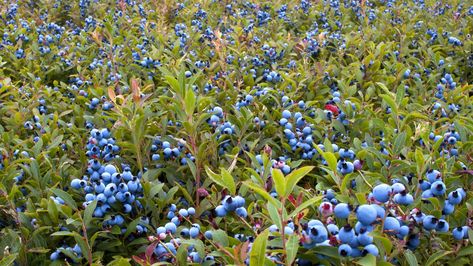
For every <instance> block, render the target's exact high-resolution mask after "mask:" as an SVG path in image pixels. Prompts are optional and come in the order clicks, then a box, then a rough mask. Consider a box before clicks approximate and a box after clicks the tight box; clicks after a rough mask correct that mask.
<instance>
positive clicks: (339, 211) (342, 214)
mask: <svg viewBox="0 0 473 266" xmlns="http://www.w3.org/2000/svg"><path fill="white" fill-rule="evenodd" d="M333 213H334V214H335V217H337V218H340V219H347V218H348V216H349V215H350V206H349V205H348V204H346V203H339V204H337V205H336V206H335V208H334V209H333Z"/></svg>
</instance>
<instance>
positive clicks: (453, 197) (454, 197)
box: [448, 190, 462, 205]
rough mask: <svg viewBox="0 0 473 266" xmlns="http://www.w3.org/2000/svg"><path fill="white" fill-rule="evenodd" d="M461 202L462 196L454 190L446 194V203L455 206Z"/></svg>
mask: <svg viewBox="0 0 473 266" xmlns="http://www.w3.org/2000/svg"><path fill="white" fill-rule="evenodd" d="M461 201H462V195H461V194H460V193H459V192H458V191H456V190H454V191H452V192H450V193H448V202H449V203H450V204H452V205H457V204H460V202H461Z"/></svg>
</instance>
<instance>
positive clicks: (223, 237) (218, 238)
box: [212, 229, 229, 247]
mask: <svg viewBox="0 0 473 266" xmlns="http://www.w3.org/2000/svg"><path fill="white" fill-rule="evenodd" d="M212 239H213V240H214V242H216V243H219V244H220V245H222V246H223V247H227V246H228V244H229V241H228V235H227V233H226V232H225V231H223V230H222V229H218V230H215V231H213V232H212Z"/></svg>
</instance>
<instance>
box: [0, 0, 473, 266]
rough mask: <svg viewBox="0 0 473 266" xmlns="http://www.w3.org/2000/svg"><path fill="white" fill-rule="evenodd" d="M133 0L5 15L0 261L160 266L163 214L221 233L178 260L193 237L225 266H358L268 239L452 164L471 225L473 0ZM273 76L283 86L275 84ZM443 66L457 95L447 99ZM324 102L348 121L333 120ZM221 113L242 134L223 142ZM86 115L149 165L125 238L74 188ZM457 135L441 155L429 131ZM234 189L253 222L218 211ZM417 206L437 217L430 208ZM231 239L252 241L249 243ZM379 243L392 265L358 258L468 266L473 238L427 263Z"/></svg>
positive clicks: (447, 244) (0, 47)
mask: <svg viewBox="0 0 473 266" xmlns="http://www.w3.org/2000/svg"><path fill="white" fill-rule="evenodd" d="M137 2H141V1H126V0H124V1H115V0H105V1H87V0H81V1H75V2H70V1H63V0H62V1H61V0H59V1H48V0H41V1H26V0H18V1H17V2H16V3H11V4H9V5H6V4H5V5H0V36H1V37H0V39H1V43H0V116H1V119H0V140H1V141H0V157H1V160H0V166H1V169H0V181H1V182H0V228H1V231H0V236H1V237H0V258H2V259H1V260H0V265H12V264H15V263H16V264H17V265H44V264H49V263H51V261H50V254H51V253H52V252H53V251H54V250H56V249H57V248H58V247H61V246H63V245H64V246H74V245H75V244H77V245H79V246H80V248H81V250H82V257H78V256H77V255H76V254H73V253H72V252H69V253H68V251H64V252H65V254H66V256H68V257H69V258H70V259H71V261H73V263H78V264H89V265H103V264H109V265H130V264H133V263H139V264H142V265H148V264H151V263H152V262H155V258H153V256H154V255H153V251H154V248H155V247H156V245H157V244H158V243H159V241H155V240H153V239H154V238H153V237H155V236H156V228H157V227H159V226H161V225H163V224H164V223H166V220H167V219H166V213H167V211H168V209H169V206H170V205H171V204H176V205H178V206H179V207H183V208H184V207H185V208H187V207H195V208H196V215H195V216H194V217H193V218H192V222H193V223H198V224H200V226H201V227H202V229H201V230H202V231H203V230H204V228H205V229H208V230H214V234H213V240H209V239H205V238H203V237H202V238H201V239H200V240H194V241H189V242H186V243H185V244H184V245H182V247H183V248H180V249H179V250H178V252H177V255H176V261H178V262H179V263H182V264H185V263H186V262H187V261H188V254H187V250H186V248H187V247H188V246H190V245H193V246H195V247H196V249H197V250H198V251H199V253H202V254H201V255H202V257H203V255H205V254H212V255H213V256H215V257H216V261H217V263H220V264H244V263H248V262H247V261H245V260H246V259H247V258H249V263H250V264H251V265H263V264H271V263H272V262H271V261H270V260H269V259H268V256H269V255H270V254H280V255H281V254H282V260H283V261H282V262H281V263H284V264H286V265H292V264H294V263H295V262H296V259H298V258H304V259H309V260H311V261H313V263H328V262H327V260H328V259H327V258H329V260H331V261H332V264H341V263H348V262H347V261H346V260H344V259H341V258H340V257H339V256H338V254H337V250H336V248H329V247H317V248H315V249H312V250H306V249H304V248H301V247H300V246H299V238H298V235H296V234H294V235H291V236H285V235H284V233H282V234H281V235H278V237H276V238H273V236H271V238H269V237H268V236H269V234H270V233H269V231H268V229H267V228H268V227H269V226H271V225H276V226H277V227H278V229H280V230H279V231H280V232H284V229H283V228H284V227H285V225H287V223H288V222H290V221H296V222H298V221H305V220H308V219H311V218H317V217H322V215H321V214H320V212H319V211H318V209H317V207H318V205H319V203H320V202H321V201H322V192H323V191H326V190H327V189H333V190H334V191H335V193H336V195H337V196H336V197H337V199H338V200H339V201H340V202H347V203H350V204H353V205H359V204H364V203H365V202H366V197H367V194H368V191H370V190H371V188H372V187H373V186H374V185H376V184H377V183H379V182H384V183H390V182H391V181H392V180H393V179H401V178H402V177H403V176H406V175H408V174H411V173H412V174H413V176H414V180H420V179H422V178H423V176H424V175H425V173H426V171H427V170H429V169H438V170H439V171H441V172H442V175H443V176H444V177H446V185H447V187H448V189H451V188H453V187H458V186H461V187H463V188H464V189H465V190H466V191H467V195H468V197H467V199H466V204H465V207H462V208H458V209H456V210H455V212H456V213H455V215H454V216H452V218H451V221H450V223H451V224H452V226H453V225H456V226H460V225H464V224H468V225H470V226H471V223H472V221H471V220H470V217H472V214H473V199H472V192H471V189H473V187H472V184H473V172H472V171H471V170H469V169H471V168H473V167H472V165H473V162H472V152H473V145H472V144H473V117H472V115H471V108H472V107H473V105H472V97H473V94H472V93H471V91H472V90H473V86H472V85H471V83H472V80H473V56H472V53H473V50H472V48H473V39H472V38H471V34H473V9H472V8H471V7H470V6H472V4H473V3H471V1H460V0H458V1H457V0H454V1H449V3H437V2H436V1H432V0H426V1H403V2H401V1H389V0H388V1H336V0H330V1H329V0H326V1H304V0H303V1H295V2H290V1H253V3H252V2H251V1H239V0H234V1H193V0H189V1H183V2H182V3H176V2H175V1H170V0H163V1H143V3H137ZM286 2H287V3H286ZM283 7H286V10H287V11H283V10H284V8H283ZM268 16H269V17H270V19H266V18H267V17H268ZM183 26H184V27H183ZM432 32H434V33H435V35H436V37H435V38H433V37H432V35H433V34H432ZM46 36H49V37H51V40H49V39H48V38H47V37H46ZM452 37H453V38H456V39H457V40H459V42H461V44H460V45H458V44H457V43H455V42H453V41H452V39H451V38H452ZM265 45H266V46H267V47H265ZM271 49H272V50H271ZM274 53H275V54H276V56H273V55H274ZM232 58H233V59H232ZM202 65H203V66H202ZM407 70H408V71H407ZM271 71H273V72H275V73H277V74H279V75H280V77H281V80H280V81H279V82H275V81H274V80H270V79H268V78H267V76H268V75H269V74H270V73H272V72H271ZM406 72H409V74H407V75H406ZM447 73H448V74H450V75H451V76H453V79H454V81H455V82H456V88H455V89H446V90H445V91H444V92H443V97H442V99H439V98H438V97H436V96H435V94H436V92H437V84H439V83H440V82H441V80H442V78H443V77H444V76H445V74H447ZM334 92H338V93H339V94H340V96H338V98H341V102H340V103H338V102H333V98H334V97H335V96H334ZM248 95H251V96H252V100H246V99H247V98H246V96H248ZM283 96H285V97H287V99H289V100H284V99H283V98H284V97H283ZM93 98H97V99H99V104H98V106H91V104H90V103H91V101H93ZM330 100H331V101H330ZM345 100H346V101H349V103H350V104H348V105H347V104H344V101H345ZM245 101H246V102H245ZM300 101H303V107H300V106H301V105H299V104H298V102H300ZM328 101H330V104H333V105H338V111H341V112H343V113H345V114H346V117H347V118H346V121H341V120H338V119H328V118H327V109H326V104H327V102H328ZM242 102H245V104H244V105H241V104H240V103H242ZM106 103H107V104H111V105H112V106H113V107H112V108H110V109H109V108H106V107H105V105H106ZM436 103H438V104H440V109H443V110H445V115H444V114H443V113H441V112H439V111H436V110H437V108H434V107H433V106H434V105H435V104H436ZM452 104H453V105H454V107H455V108H451V107H450V106H451V105H452ZM348 106H353V107H354V108H351V107H348ZM92 107H93V108H92ZM215 107H220V108H221V109H222V110H223V118H221V121H219V122H218V123H217V125H213V124H212V123H211V122H209V121H210V119H211V117H212V115H214V113H215V112H214V111H213V110H215ZM286 109H287V110H290V111H291V112H294V113H295V112H300V113H301V116H302V117H303V118H304V119H305V121H306V122H307V124H308V125H310V127H311V129H312V132H311V134H312V137H313V143H312V145H313V146H314V149H315V150H317V154H316V155H315V156H313V157H311V158H310V159H309V158H302V157H301V154H302V153H303V152H302V151H301V150H302V148H300V147H297V148H292V146H291V145H290V143H289V142H288V140H287V138H286V136H285V133H284V129H285V128H284V127H283V126H281V125H280V123H279V120H280V119H281V117H282V112H283V111H284V110H286ZM387 110H389V111H387ZM223 122H228V123H229V125H231V126H232V128H233V131H232V134H222V130H220V126H222V124H223ZM261 122H264V124H263V123H261ZM87 123H91V124H93V125H95V126H96V127H97V128H109V129H111V131H112V133H113V136H114V138H116V140H117V144H118V145H119V146H120V147H121V151H120V157H119V158H116V159H114V160H113V162H112V163H113V164H114V165H116V166H117V167H119V166H120V165H121V164H122V163H126V164H128V165H130V166H131V168H132V170H133V172H135V173H137V172H141V173H144V174H143V176H142V178H141V183H142V186H143V195H144V196H143V198H142V199H140V202H141V205H142V208H141V209H139V210H138V211H137V213H134V214H133V215H132V216H131V215H126V214H123V216H124V217H125V220H126V230H125V231H122V230H120V228H118V227H111V228H108V227H104V226H103V221H104V219H105V218H98V217H94V216H93V210H94V208H95V207H96V205H94V204H91V205H88V206H87V207H83V206H82V201H83V198H84V195H83V194H82V193H81V192H79V191H75V190H73V189H71V188H70V182H71V180H73V179H74V178H81V177H82V176H83V175H84V174H85V172H86V169H87V166H88V158H87V156H86V153H85V146H86V144H87V141H88V136H89V131H90V129H89V128H86V125H87ZM30 125H31V126H30ZM449 130H450V131H451V130H454V131H456V132H458V134H459V135H460V139H461V141H459V142H458V143H457V144H456V146H455V149H456V150H458V155H452V156H445V151H444V150H443V149H442V148H441V145H442V143H443V141H442V140H436V141H433V140H431V139H430V138H429V135H430V134H431V133H434V135H443V134H445V133H446V132H447V131H449ZM157 136H159V137H160V139H161V140H162V141H168V142H170V143H171V144H172V145H173V146H177V145H178V144H181V145H182V147H183V148H182V151H181V153H182V155H181V156H180V157H179V156H176V157H171V158H169V159H167V158H164V156H161V158H160V159H159V160H158V161H156V160H154V159H153V152H151V149H152V145H153V141H154V140H155V139H156V137H157ZM365 143H366V144H367V146H365V145H364V144H365ZM319 144H323V146H324V147H325V150H324V151H322V150H321V149H320V148H319V146H318V145H319ZM332 144H335V145H337V146H339V147H340V148H342V147H343V148H346V149H352V150H353V151H354V153H355V154H356V158H358V159H359V160H361V161H362V162H363V167H362V169H359V170H356V171H354V172H353V173H349V174H346V175H342V174H340V173H339V172H338V171H337V160H338V159H339V155H338V153H336V152H334V150H333V149H332V147H333V145H332ZM383 149H384V151H385V152H382V151H383ZM161 155H162V154H161ZM187 155H188V156H187ZM258 155H260V156H261V155H262V158H263V159H262V162H260V161H259V159H258V158H257V156H258ZM271 159H273V160H275V161H279V162H282V161H284V164H286V165H288V166H289V167H290V169H292V171H291V173H289V174H287V175H283V174H282V172H281V171H279V170H278V169H276V168H278V167H275V164H276V163H275V161H271ZM19 176H21V178H19ZM352 182H355V183H356V187H354V186H352V185H351V183H352ZM416 182H417V181H416ZM416 182H415V184H417V183H416ZM412 188H413V189H412V191H416V187H415V186H412ZM254 192H256V193H254ZM272 192H276V193H277V195H278V196H277V197H273V195H272ZM417 194H419V192H418V191H417ZM226 195H241V196H242V197H244V198H245V199H246V202H247V206H246V209H247V210H248V217H247V218H245V219H243V218H241V217H237V216H235V215H233V216H232V215H228V216H227V217H216V216H215V214H214V209H215V206H217V205H218V204H220V202H221V200H222V199H223V198H224V197H225V196H226ZM56 197H59V198H60V199H62V201H64V204H59V203H58V202H57V200H56V201H55V199H56ZM432 205H433V206H432ZM413 207H418V208H423V210H427V211H430V212H432V213H435V214H438V213H440V212H441V209H442V206H441V203H439V201H438V200H437V201H435V200H433V204H428V203H425V202H423V201H421V200H418V201H416V202H415V204H414V205H413ZM141 217H148V218H149V228H148V231H147V233H146V234H138V233H137V232H136V226H137V225H138V224H139V223H140V219H141ZM239 233H242V234H245V235H248V236H253V237H254V238H255V241H254V242H253V244H252V248H251V251H250V252H248V251H247V249H248V245H249V243H248V241H246V242H240V241H239V240H237V239H236V238H235V237H234V236H235V234H239ZM377 241H379V242H380V243H381V245H380V246H382V247H383V254H385V255H386V256H384V257H382V256H380V257H378V258H374V257H372V256H368V257H365V258H363V259H361V260H358V263H360V264H363V265H373V263H376V260H377V262H378V263H384V264H389V263H394V262H393V260H392V259H393V258H394V259H395V260H396V261H397V263H399V264H401V265H407V264H408V265H416V263H417V262H419V263H424V262H426V263H427V264H428V265H432V264H433V263H447V262H453V261H460V262H461V263H463V264H465V265H467V264H470V263H472V262H473V257H472V254H473V248H472V246H471V244H469V243H470V242H471V241H473V234H471V229H470V238H469V240H466V243H465V244H464V245H458V244H457V243H456V242H454V241H453V240H452V239H451V236H450V235H448V234H439V235H435V236H433V237H432V239H423V240H422V243H421V244H420V247H419V248H418V250H420V252H418V251H415V252H411V251H404V250H398V249H397V246H395V245H393V244H392V243H391V242H390V239H389V238H388V237H386V236H384V235H382V232H379V237H378V238H377ZM265 255H268V256H265ZM388 259H390V260H389V261H388ZM387 261H388V262H387ZM54 263H56V264H61V263H64V261H55V262H54Z"/></svg>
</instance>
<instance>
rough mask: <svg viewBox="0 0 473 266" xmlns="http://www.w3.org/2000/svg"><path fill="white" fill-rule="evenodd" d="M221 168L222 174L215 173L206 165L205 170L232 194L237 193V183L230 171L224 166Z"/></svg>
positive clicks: (214, 180) (213, 179)
mask: <svg viewBox="0 0 473 266" xmlns="http://www.w3.org/2000/svg"><path fill="white" fill-rule="evenodd" d="M220 170H221V173H222V174H221V175H219V174H216V173H214V172H213V171H212V170H210V168H209V167H207V166H206V167H205V171H206V172H207V176H208V177H209V178H210V179H211V180H212V181H213V182H215V183H217V184H218V185H219V186H221V187H223V188H226V189H228V191H230V193H232V195H235V193H236V185H235V180H233V177H232V175H231V174H230V173H228V171H227V170H226V169H224V168H220Z"/></svg>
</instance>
